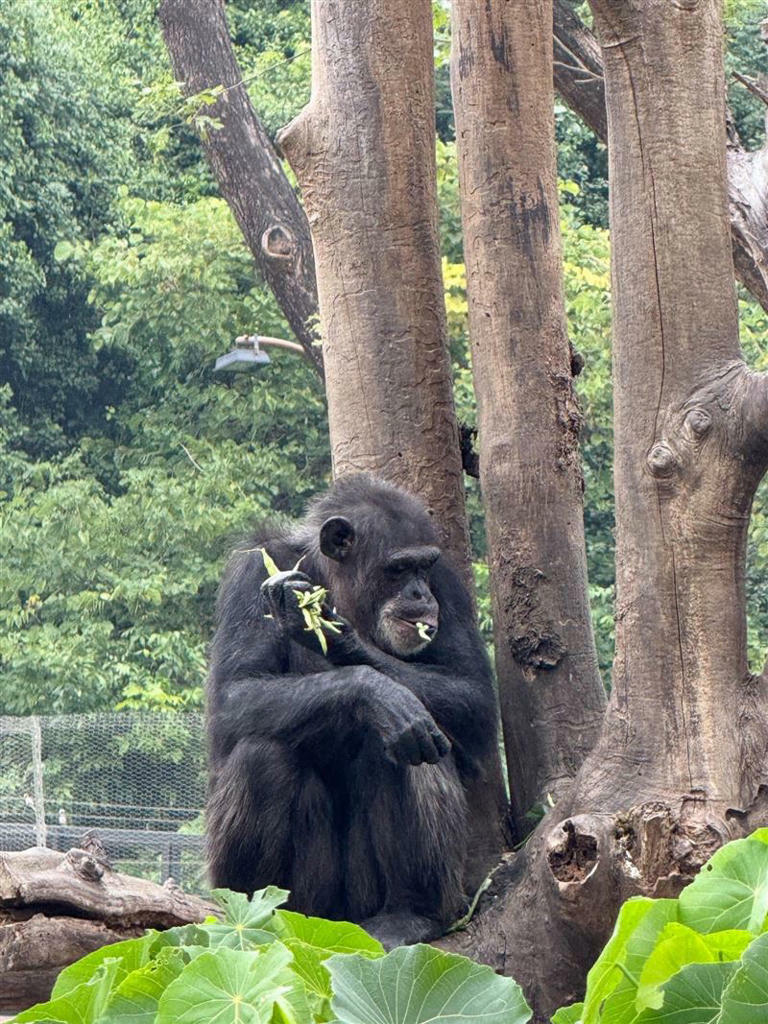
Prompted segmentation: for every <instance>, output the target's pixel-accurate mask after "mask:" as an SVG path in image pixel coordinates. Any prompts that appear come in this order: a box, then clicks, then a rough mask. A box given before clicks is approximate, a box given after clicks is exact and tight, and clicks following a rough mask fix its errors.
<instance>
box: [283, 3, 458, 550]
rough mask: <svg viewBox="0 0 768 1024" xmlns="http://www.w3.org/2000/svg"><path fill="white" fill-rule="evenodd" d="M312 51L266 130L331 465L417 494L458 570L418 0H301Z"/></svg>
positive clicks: (451, 426)
mask: <svg viewBox="0 0 768 1024" xmlns="http://www.w3.org/2000/svg"><path fill="white" fill-rule="evenodd" d="M312 53H313V56H312V60H313V64H312V68H313V71H312V98H311V100H310V103H309V105H308V106H307V107H306V109H305V110H304V111H302V113H301V114H300V115H299V116H298V117H297V118H296V119H295V121H293V122H292V124H290V125H289V126H288V127H287V128H285V129H283V131H282V132H281V133H280V135H279V140H278V141H279V144H280V147H281V148H282V150H283V151H284V153H285V155H286V156H287V158H288V160H289V161H290V163H291V166H292V167H293V169H294V171H295V172H296V177H297V178H298V181H299V184H300V186H301V191H302V196H303V198H304V205H305V208H306V210H307V213H308V216H309V221H310V224H311V227H312V237H313V240H314V245H315V255H316V260H317V285H318V294H319V297H320V324H321V333H322V338H323V353H324V359H325V369H326V392H327V395H328V414H329V421H330V429H331V447H332V451H333V465H334V472H335V474H336V475H341V474H343V473H347V472H351V471H355V470H361V469H365V470H372V471H374V472H376V473H378V474H380V475H381V476H383V477H385V478H387V479H389V480H392V481H393V482H395V483H399V484H402V485H404V486H406V487H408V488H409V489H411V490H413V491H415V492H416V493H418V494H420V495H421V496H422V497H423V498H425V499H426V501H427V503H428V505H429V507H430V508H431V509H432V510H433V511H434V514H435V517H436V519H437V521H438V522H439V523H440V524H441V526H442V528H443V529H444V531H445V539H446V542H447V544H448V547H449V549H450V550H451V551H452V552H453V553H454V555H455V557H456V559H457V561H458V563H459V564H460V565H461V566H462V567H463V568H465V567H466V566H467V564H468V551H469V547H468V540H467V527H466V519H465V515H464V493H463V480H462V475H461V460H460V455H459V436H458V427H457V425H456V417H455V412H454V407H453V396H452V391H451V369H450V361H449V356H448V348H447V341H446V323H445V310H444V303H443V286H442V278H441V272H440V249H439V243H438V234H437V203H436V181H435V178H436V171H435V157H434V85H433V73H432V58H431V53H432V13H431V6H430V3H429V0H415V2H413V0H394V2H385V0H371V2H369V3H365V4H361V3H359V2H358V0H313V3H312Z"/></svg>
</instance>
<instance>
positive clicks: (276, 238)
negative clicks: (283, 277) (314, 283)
mask: <svg viewBox="0 0 768 1024" xmlns="http://www.w3.org/2000/svg"><path fill="white" fill-rule="evenodd" d="M261 251H262V252H263V253H264V255H265V256H266V257H267V259H268V260H270V262H272V263H273V264H274V265H275V266H276V267H279V268H280V269H282V270H289V269H290V268H291V266H292V265H293V261H294V254H295V251H296V246H295V242H294V238H293V235H292V234H291V232H290V231H289V230H288V229H287V228H285V227H283V226H282V224H273V225H272V226H271V227H268V228H267V229H266V231H265V232H264V233H263V234H262V236H261Z"/></svg>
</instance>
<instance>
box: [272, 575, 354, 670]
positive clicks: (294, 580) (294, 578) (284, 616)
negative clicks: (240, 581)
mask: <svg viewBox="0 0 768 1024" xmlns="http://www.w3.org/2000/svg"><path fill="white" fill-rule="evenodd" d="M314 587H315V584H314V583H313V582H312V580H311V579H310V578H309V576H307V575H306V574H305V573H303V572H299V571H297V570H295V569H292V570H289V571H287V572H278V573H275V575H273V576H270V577H269V578H268V579H266V580H264V582H263V583H262V585H261V591H262V594H263V595H264V598H265V602H266V606H267V614H269V615H271V617H272V618H273V619H274V620H275V622H276V624H277V625H278V626H279V627H280V629H282V631H283V632H284V633H286V634H287V635H288V636H289V637H290V638H291V639H292V640H295V641H296V642H297V643H300V644H302V645H303V646H304V647H306V648H308V649H309V650H310V651H313V652H315V653H316V654H321V653H322V654H325V655H326V656H327V657H328V658H329V659H330V660H331V661H333V663H334V664H348V663H349V655H350V654H351V652H352V651H353V650H354V649H356V647H357V645H358V644H359V638H358V636H357V633H356V632H355V630H354V629H353V628H352V626H350V624H349V623H348V622H347V621H346V619H343V618H341V616H340V615H337V614H336V613H335V612H334V611H333V610H332V609H331V608H329V607H328V605H327V604H322V605H321V606H320V615H319V617H316V618H315V623H316V628H317V629H320V630H322V633H323V637H324V638H325V648H323V646H322V644H321V642H320V640H319V638H318V636H317V631H316V629H313V628H308V627H307V619H306V618H305V615H304V613H303V611H302V608H301V596H302V595H303V594H309V593H311V592H312V590H313V589H314Z"/></svg>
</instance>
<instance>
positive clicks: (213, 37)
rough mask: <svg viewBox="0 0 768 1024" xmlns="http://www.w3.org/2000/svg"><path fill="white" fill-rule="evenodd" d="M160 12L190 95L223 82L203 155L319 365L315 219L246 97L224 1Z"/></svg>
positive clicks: (171, 6)
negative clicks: (312, 234)
mask: <svg viewBox="0 0 768 1024" xmlns="http://www.w3.org/2000/svg"><path fill="white" fill-rule="evenodd" d="M158 15H159V18H160V24H161V25H162V29H163V36H164V38H165V44H166V46H167V48H168V52H169V54H170V57H171V64H172V66H173V72H174V74H175V75H176V77H177V79H179V81H181V82H182V83H183V89H184V93H185V95H187V96H191V95H195V94H196V93H199V92H202V91H203V90H205V89H212V88H214V87H216V86H221V85H223V86H224V87H225V88H224V92H223V93H222V95H221V96H220V97H219V99H218V100H217V101H216V103H215V104H214V105H213V106H210V107H206V108H205V109H206V115H207V116H209V117H212V118H215V119H217V120H218V121H219V122H220V123H221V127H220V128H218V129H216V130H212V131H210V132H209V133H208V134H207V135H206V136H205V137H203V139H202V145H203V149H204V150H205V155H206V157H207V159H208V162H209V164H210V166H211V169H212V171H213V173H214V175H215V177H216V180H217V182H218V184H219V188H220V189H221V194H222V196H223V197H224V198H225V199H226V201H227V203H228V204H229V206H230V208H231V210H232V212H233V213H234V215H235V218H236V220H237V223H238V224H239V225H240V230H241V231H242V232H243V236H244V238H245V241H246V243H247V244H248V247H249V248H250V250H251V252H252V253H253V256H254V259H255V260H256V265H257V266H258V268H259V270H260V271H261V273H262V274H263V276H264V279H265V280H266V282H267V284H268V285H269V287H270V288H271V289H272V291H273V292H274V294H275V298H276V299H277V301H278V304H279V305H280V308H281V309H282V311H283V313H284V314H285V317H286V319H287V320H288V323H289V324H290V326H291V330H292V331H293V333H294V334H295V335H296V338H297V339H298V341H299V342H300V343H301V345H302V346H303V348H304V350H305V352H306V353H307V358H308V359H309V360H310V361H311V362H312V363H313V365H314V366H315V367H316V369H318V370H319V371H320V370H321V368H322V359H321V355H320V350H319V348H318V346H317V345H316V344H314V343H315V342H316V337H315V335H314V332H313V330H312V326H311V321H312V319H313V318H314V317H315V316H316V314H317V291H316V285H315V265H314V257H313V254H312V241H311V238H310V233H309V225H308V223H307V218H306V215H305V213H304V211H303V210H302V208H301V204H300V203H299V201H298V199H297V198H296V195H295V193H294V191H293V189H292V187H291V184H290V182H289V181H288V179H287V177H286V176H285V173H284V171H283V169H282V166H281V165H280V161H279V159H278V156H277V154H276V152H275V149H274V147H273V145H272V143H271V141H270V139H269V136H268V135H267V133H266V132H265V130H264V128H263V126H262V124H261V122H260V121H259V119H258V117H257V115H256V112H255V111H254V109H253V106H252V104H251V101H250V99H249V97H248V92H247V90H246V88H245V85H244V84H243V80H242V74H241V72H240V68H239V67H238V64H237V61H236V59H235V55H234V53H233V50H232V42H231V40H230V37H229V30H228V28H227V21H226V17H225V14H224V4H223V2H222V0H163V3H161V5H160V9H159V12H158ZM253 326H254V327H255V328H258V324H256V325H253Z"/></svg>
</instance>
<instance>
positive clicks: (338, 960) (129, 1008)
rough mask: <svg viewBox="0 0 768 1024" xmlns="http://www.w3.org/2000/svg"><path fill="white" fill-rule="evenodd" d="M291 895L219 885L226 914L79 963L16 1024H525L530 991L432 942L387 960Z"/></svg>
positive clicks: (359, 934)
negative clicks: (293, 905) (292, 901)
mask: <svg viewBox="0 0 768 1024" xmlns="http://www.w3.org/2000/svg"><path fill="white" fill-rule="evenodd" d="M287 895H288V894H287V892H285V891H284V890H282V889H276V888H274V887H272V886H270V887H268V888H267V889H263V890H261V891H259V892H257V893H255V894H254V896H253V899H252V900H250V901H249V900H248V899H247V897H245V896H244V895H242V894H241V893H233V892H228V891H227V890H217V891H216V892H215V893H214V896H215V897H216V898H217V899H218V901H219V904H220V906H221V907H222V909H223V914H222V917H221V918H220V919H217V918H213V917H211V918H208V919H207V920H206V921H205V922H204V923H203V924H201V925H185V926H184V927H181V928H172V929H170V930H169V931H166V932H160V933H159V932H148V933H147V934H146V935H145V936H144V937H143V938H139V939H130V940H128V941H125V942H119V943H116V944H115V945H112V946H104V947H102V948H101V949H98V950H96V951H95V952H93V953H90V954H89V955H88V956H86V957H84V958H83V959H82V960H79V961H78V962H77V963H75V964H72V965H71V966H70V967H67V968H66V969H65V970H64V971H62V972H61V974H60V975H59V977H58V979H57V981H56V984H55V986H54V989H53V992H52V993H51V998H50V1000H49V1001H48V1002H46V1003H41V1004H39V1005H38V1006H35V1007H32V1008H31V1009H29V1010H25V1011H24V1012H22V1013H20V1014H18V1015H17V1016H16V1017H15V1018H14V1021H15V1022H17V1024H24V1022H27V1021H46V1022H48V1024H125V1022H129V1024H179V1022H181V1024H208V1022H209V1021H212V1020H216V1021H220V1022H222V1024H225V1022H229V1024H235V1022H238V1024H247V1022H248V1024H310V1022H312V1021H318V1022H323V1021H335V1022H336V1024H367V1022H371V1021H374V1020H377V1021H387V1022H390V1024H427V1022H434V1024H439V1022H440V1021H455V1022H457V1024H462V1022H464V1021H466V1022H470V1021H479V1020H482V1021H487V1022H488V1024H494V1022H498V1024H525V1022H526V1021H528V1020H530V1017H531V1012H530V1009H529V1008H528V1006H527V1005H526V1003H525V1000H524V998H523V995H522V992H521V991H520V987H519V986H518V985H516V984H515V982H514V981H512V980H511V979H509V978H501V977H499V976H498V975H496V974H494V972H493V971H492V970H491V969H490V968H489V967H482V966H479V965H478V964H473V963H472V962H471V961H470V960H467V959H465V958H464V957H460V956H454V955H452V954H450V953H443V952H441V951H439V950H436V949H432V948H431V947H429V946H411V947H401V948H399V949H396V950H394V951H393V952H391V953H389V954H387V955H385V953H384V949H383V948H382V946H381V944H380V943H379V942H377V941H376V940H375V939H372V938H371V937H370V936H369V935H367V934H366V933H365V932H364V931H363V930H362V928H359V927H358V926H357V925H354V924H349V923H348V922H346V921H325V920H322V919H320V918H312V917H305V916H304V915H302V914H295V913H291V912H289V911H284V910H277V909H276V908H277V907H278V906H279V905H280V904H281V903H283V902H284V901H285V898H286V897H287Z"/></svg>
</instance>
